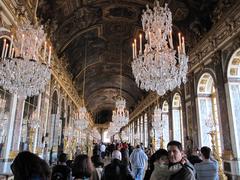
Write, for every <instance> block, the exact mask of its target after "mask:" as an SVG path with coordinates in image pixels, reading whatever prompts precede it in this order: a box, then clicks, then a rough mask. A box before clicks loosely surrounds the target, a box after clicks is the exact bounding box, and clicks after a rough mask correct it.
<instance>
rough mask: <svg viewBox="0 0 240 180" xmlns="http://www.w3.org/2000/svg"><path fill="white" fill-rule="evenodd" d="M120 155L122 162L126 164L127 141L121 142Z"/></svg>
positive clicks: (127, 153)
mask: <svg viewBox="0 0 240 180" xmlns="http://www.w3.org/2000/svg"><path fill="white" fill-rule="evenodd" d="M121 155H122V163H123V164H124V165H126V166H128V164H129V150H128V145H127V143H123V145H122V149H121Z"/></svg>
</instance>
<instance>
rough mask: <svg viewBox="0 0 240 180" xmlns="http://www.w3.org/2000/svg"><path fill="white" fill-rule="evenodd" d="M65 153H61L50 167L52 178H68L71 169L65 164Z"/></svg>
mask: <svg viewBox="0 0 240 180" xmlns="http://www.w3.org/2000/svg"><path fill="white" fill-rule="evenodd" d="M66 162H67V154H65V153H61V154H60V155H59V158H58V164H57V165H55V166H53V168H52V178H51V179H52V180H57V179H58V180H70V179H71V169H70V168H69V167H68V166H67V164H66Z"/></svg>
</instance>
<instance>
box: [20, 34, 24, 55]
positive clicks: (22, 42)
mask: <svg viewBox="0 0 240 180" xmlns="http://www.w3.org/2000/svg"><path fill="white" fill-rule="evenodd" d="M23 44H24V34H22V41H21V49H20V56H23Z"/></svg>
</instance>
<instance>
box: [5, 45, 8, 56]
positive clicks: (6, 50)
mask: <svg viewBox="0 0 240 180" xmlns="http://www.w3.org/2000/svg"><path fill="white" fill-rule="evenodd" d="M7 52H8V44H6V49H5V52H4V58H6V57H7Z"/></svg>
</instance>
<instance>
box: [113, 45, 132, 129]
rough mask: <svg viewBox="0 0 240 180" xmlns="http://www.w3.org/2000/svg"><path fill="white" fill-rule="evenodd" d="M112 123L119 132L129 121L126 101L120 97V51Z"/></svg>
mask: <svg viewBox="0 0 240 180" xmlns="http://www.w3.org/2000/svg"><path fill="white" fill-rule="evenodd" d="M112 121H113V123H114V126H118V127H119V130H120V128H121V127H122V126H125V125H127V123H128V121H129V112H128V110H127V109H126V100H125V99H124V98H123V97H122V49H121V54H120V96H118V97H117V98H116V102H115V110H113V111H112Z"/></svg>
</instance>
